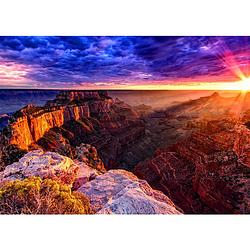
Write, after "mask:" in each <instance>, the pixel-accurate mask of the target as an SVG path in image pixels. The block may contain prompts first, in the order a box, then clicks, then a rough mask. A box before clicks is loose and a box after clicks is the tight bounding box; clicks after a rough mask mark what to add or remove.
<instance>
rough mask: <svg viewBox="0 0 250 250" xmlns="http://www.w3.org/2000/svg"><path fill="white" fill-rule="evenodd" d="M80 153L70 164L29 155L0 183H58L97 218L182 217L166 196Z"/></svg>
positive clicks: (85, 148) (88, 150) (86, 151)
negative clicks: (30, 180) (85, 203)
mask: <svg viewBox="0 0 250 250" xmlns="http://www.w3.org/2000/svg"><path fill="white" fill-rule="evenodd" d="M80 152H82V156H81V157H79V158H78V160H72V159H70V158H68V157H66V156H62V155H59V154H58V153H54V152H43V151H42V150H35V151H31V152H29V153H27V154H26V155H25V156H23V157H22V158H21V159H20V160H19V161H18V162H16V163H13V164H11V165H8V166H7V167H6V168H5V170H4V171H3V172H1V173H0V183H4V182H8V181H12V180H24V179H26V178H28V177H32V176H37V177H41V178H42V179H53V180H57V181H60V182H62V183H64V184H67V185H68V186H69V187H70V188H71V189H72V191H74V190H75V191H79V192H81V193H83V194H85V195H87V196H88V198H89V200H90V204H91V206H92V209H93V211H95V212H96V213H99V214H181V213H182V212H181V210H180V209H178V208H177V207H176V206H175V205H174V203H173V202H172V201H171V200H170V199H169V198H168V197H167V196H166V195H164V194H163V193H162V192H160V191H157V190H154V189H152V188H151V187H150V186H149V185H148V183H147V182H146V181H144V180H140V179H138V178H137V177H136V176H135V175H133V174H132V173H130V172H127V171H125V170H109V171H107V172H105V170H103V169H100V166H102V165H103V163H101V160H100V158H98V155H95V159H94V160H93V161H92V160H91V157H90V156H91V155H93V152H94V154H95V152H96V151H95V149H94V148H93V147H92V146H90V145H82V146H81V150H79V154H80ZM97 169H99V170H97ZM100 170H101V171H100Z"/></svg>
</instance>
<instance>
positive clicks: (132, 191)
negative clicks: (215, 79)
mask: <svg viewBox="0 0 250 250" xmlns="http://www.w3.org/2000/svg"><path fill="white" fill-rule="evenodd" d="M24 92H25V94H26V95H30V96H34V92H35V96H36V99H37V100H36V102H37V103H38V104H31V103H28V100H30V98H28V100H27V105H25V106H24V107H22V108H20V109H18V110H17V111H15V112H6V113H5V114H2V115H1V118H0V119H1V120H0V121H1V134H0V166H1V172H0V184H1V186H2V188H3V189H2V191H1V192H2V196H3V197H4V199H2V201H1V202H0V207H1V208H3V209H2V211H1V213H7V211H8V212H9V213H15V211H14V210H11V211H9V210H8V207H7V205H8V202H10V199H14V198H13V197H11V198H10V197H9V196H8V195H7V193H6V192H7V191H6V185H10V184H12V185H13V183H15V185H18V183H19V182H20V183H22V182H24V181H26V182H27V180H30V182H32V183H33V182H39V183H40V185H43V183H44V181H47V180H53V181H54V182H56V183H59V184H60V185H64V186H66V187H67V190H68V192H70V194H71V195H73V194H77V195H83V196H84V199H85V200H87V201H88V202H87V203H88V208H85V210H84V209H83V210H84V211H83V210H79V211H81V213H92V214H93V213H98V214H218V213H219V214H247V213H249V212H250V196H249V185H250V160H249V159H250V147H249V145H250V130H249V129H250V125H249V124H250V94H249V93H247V92H246V93H244V98H242V93H241V92H234V93H231V94H226V95H225V93H219V92H212V93H211V92H206V93H196V95H195V98H194V99H190V98H189V99H188V100H182V101H173V102H171V103H169V104H165V105H164V106H162V107H159V106H157V105H154V102H153V101H152V106H150V105H149V102H146V104H145V103H140V102H138V103H137V104H138V105H134V104H135V100H132V101H131V98H130V97H131V96H132V95H134V98H135V96H137V97H138V96H140V97H141V96H142V93H140V92H139V93H133V92H128V93H127V94H126V95H125V96H124V95H121V92H117V93H116V92H115V91H113V92H112V91H110V93H109V91H104V90H99V91H68V90H67V91H54V92H53V91H52V92H50V91H46V92H48V93H50V94H48V95H47V99H48V100H47V101H45V103H44V104H40V103H39V100H40V99H43V97H44V94H45V92H44V91H19V92H18V90H15V91H14V90H2V91H0V94H1V95H2V96H9V98H7V99H11V98H13V99H16V95H19V96H22V95H23V94H24ZM123 94H125V93H123ZM172 94H173V92H171V91H161V92H160V93H157V92H154V91H151V92H150V91H149V92H147V93H146V95H149V96H150V95H151V97H152V100H155V99H154V96H155V95H158V96H159V95H161V96H163V97H165V98H166V99H168V96H169V95H172ZM175 94H176V96H180V94H178V91H177V93H175ZM186 95H187V93H186ZM197 95H201V97H198V98H197ZM11 96H12V97H11ZM39 96H40V97H39ZM184 96H185V95H184ZM3 99H4V98H2V100H3ZM144 99H145V100H146V99H147V98H144ZM175 99H177V98H176V97H175ZM182 99H183V98H182ZM13 102H14V101H12V103H13ZM142 102H143V101H142ZM128 103H129V104H128ZM21 105H22V104H21ZM9 110H11V107H10V108H9ZM6 111H7V110H6ZM34 178H37V179H34ZM6 183H7V184H6ZM20 185H21V184H20ZM26 188H27V187H26ZM41 188H42V187H41ZM5 193H6V195H5V196H4V194H5ZM40 196H41V194H40ZM76 197H78V196H76ZM16 199H17V197H16ZM27 199H28V198H27ZM16 202H17V203H18V199H17V201H16ZM19 202H21V203H23V202H24V201H19ZM54 202H57V201H54ZM6 204H7V205H6ZM26 206H28V205H27V204H26ZM32 206H33V207H34V206H35V207H36V206H38V205H37V204H32ZM16 211H19V212H20V210H19V209H18V208H16ZM25 211H26V210H21V212H22V213H25ZM35 211H36V212H34V210H32V213H78V210H77V211H75V210H74V209H73V210H69V211H67V210H60V212H56V211H57V210H55V209H52V208H51V207H49V208H47V210H46V212H44V210H41V209H37V210H35ZM26 212H27V211H26ZM79 213H80V212H79Z"/></svg>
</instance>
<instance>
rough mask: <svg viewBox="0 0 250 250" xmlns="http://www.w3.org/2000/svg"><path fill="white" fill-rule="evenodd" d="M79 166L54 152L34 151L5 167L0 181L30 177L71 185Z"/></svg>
mask: <svg viewBox="0 0 250 250" xmlns="http://www.w3.org/2000/svg"><path fill="white" fill-rule="evenodd" d="M78 169H79V166H78V165H76V164H75V163H74V162H73V161H72V160H71V159H70V158H68V157H65V156H62V155H59V154H57V153H54V152H43V150H34V151H31V152H29V153H27V154H26V155H25V156H23V157H22V158H21V159H20V160H19V161H18V162H15V163H13V164H11V165H8V166H6V168H5V170H4V171H3V172H1V174H0V180H1V181H7V180H23V179H25V178H28V177H31V176H37V177H41V178H42V179H45V178H50V179H53V180H60V181H62V182H63V183H65V184H72V183H73V181H74V180H75V178H76V174H77V171H78Z"/></svg>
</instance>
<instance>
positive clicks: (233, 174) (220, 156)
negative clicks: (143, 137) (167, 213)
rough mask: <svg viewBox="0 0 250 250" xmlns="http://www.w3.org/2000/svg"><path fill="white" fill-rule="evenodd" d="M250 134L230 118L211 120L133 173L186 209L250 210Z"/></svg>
mask: <svg viewBox="0 0 250 250" xmlns="http://www.w3.org/2000/svg"><path fill="white" fill-rule="evenodd" d="M249 140H250V133H249V130H248V129H247V128H246V127H245V126H243V125H239V124H238V123H234V122H233V121H232V120H231V119H229V120H214V121H209V122H208V123H207V126H206V129H205V127H203V129H202V131H199V132H194V133H192V135H191V136H190V137H189V138H188V139H186V140H183V141H181V142H178V143H177V144H175V145H173V146H170V147H168V148H166V149H159V150H157V151H156V153H155V155H154V157H152V159H149V160H146V161H144V162H141V163H140V164H138V165H137V166H136V167H135V170H134V173H135V174H136V175H137V176H138V177H139V178H143V179H146V180H147V181H148V182H149V184H150V185H152V187H154V188H158V189H159V190H162V191H163V192H164V193H165V194H166V195H168V196H169V197H170V199H172V200H173V201H174V202H175V203H176V204H177V205H178V206H179V207H181V208H182V209H183V210H184V212H186V213H250V195H249V192H248V190H249V187H250V165H249V156H250V154H249V153H250V150H249V142H250V141H249Z"/></svg>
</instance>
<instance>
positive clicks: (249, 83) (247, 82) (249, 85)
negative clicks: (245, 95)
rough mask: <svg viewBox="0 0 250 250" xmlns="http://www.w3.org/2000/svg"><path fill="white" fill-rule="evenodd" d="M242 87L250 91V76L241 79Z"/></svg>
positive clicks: (243, 89)
mask: <svg viewBox="0 0 250 250" xmlns="http://www.w3.org/2000/svg"><path fill="white" fill-rule="evenodd" d="M240 85H241V86H240V89H241V90H242V91H250V78H245V79H243V80H241V81H240Z"/></svg>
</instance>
